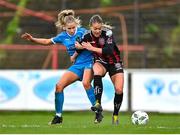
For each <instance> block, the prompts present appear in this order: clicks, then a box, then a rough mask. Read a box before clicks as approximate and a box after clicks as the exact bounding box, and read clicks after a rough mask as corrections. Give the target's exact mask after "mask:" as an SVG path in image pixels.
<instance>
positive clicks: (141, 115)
mask: <svg viewBox="0 0 180 135" xmlns="http://www.w3.org/2000/svg"><path fill="white" fill-rule="evenodd" d="M131 120H132V123H133V124H135V125H145V124H147V123H148V121H149V116H148V114H147V113H146V112H144V111H136V112H134V113H133V114H132V116H131Z"/></svg>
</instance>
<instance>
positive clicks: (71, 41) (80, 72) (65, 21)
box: [21, 10, 102, 124]
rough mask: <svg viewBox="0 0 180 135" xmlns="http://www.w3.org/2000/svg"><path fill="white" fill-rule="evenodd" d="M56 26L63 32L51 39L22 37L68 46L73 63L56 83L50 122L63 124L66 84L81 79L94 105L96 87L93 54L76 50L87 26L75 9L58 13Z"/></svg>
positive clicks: (48, 43)
mask: <svg viewBox="0 0 180 135" xmlns="http://www.w3.org/2000/svg"><path fill="white" fill-rule="evenodd" d="M56 26H57V27H59V28H60V29H61V30H62V32H61V33H60V34H58V35H57V36H56V37H53V38H50V39H44V38H34V37H33V36H32V35H30V34H28V33H25V34H23V35H22V36H21V37H22V38H24V39H26V40H29V41H32V42H35V43H39V44H42V45H51V44H52V43H53V44H56V43H60V44H63V45H64V46H65V47H66V48H67V52H68V54H69V55H70V59H71V61H72V62H73V65H72V66H70V67H69V68H68V70H67V71H66V72H65V73H64V75H63V76H62V77H61V78H60V80H59V81H58V83H57V84H56V91H55V109H56V115H55V117H54V118H53V120H52V121H51V123H50V124H61V123H62V121H63V119H62V108H63V102H64V94H63V90H64V88H65V87H66V86H68V85H70V84H72V83H73V82H75V81H77V80H81V81H82V83H83V86H84V88H85V90H86V93H87V96H88V98H89V100H90V102H91V104H92V105H95V95H94V89H93V87H92V86H91V81H92V78H93V73H92V65H93V56H92V53H91V52H90V51H88V50H83V51H81V52H80V53H79V54H78V53H77V52H76V48H75V42H76V40H77V39H78V40H79V39H81V38H82V37H83V35H84V34H85V32H86V29H85V28H82V27H80V20H79V19H77V18H75V17H74V11H73V10H63V11H61V12H60V13H59V14H58V21H57V22H56ZM101 118H102V114H97V119H98V120H97V121H101Z"/></svg>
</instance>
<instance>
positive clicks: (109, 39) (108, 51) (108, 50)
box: [102, 33, 116, 55]
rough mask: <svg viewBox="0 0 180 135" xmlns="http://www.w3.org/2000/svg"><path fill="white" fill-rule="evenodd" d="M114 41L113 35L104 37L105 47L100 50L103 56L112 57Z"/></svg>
mask: <svg viewBox="0 0 180 135" xmlns="http://www.w3.org/2000/svg"><path fill="white" fill-rule="evenodd" d="M115 45H116V44H115V41H114V38H113V35H112V33H111V35H106V36H105V46H104V47H103V48H102V54H103V55H113V49H114V46H115Z"/></svg>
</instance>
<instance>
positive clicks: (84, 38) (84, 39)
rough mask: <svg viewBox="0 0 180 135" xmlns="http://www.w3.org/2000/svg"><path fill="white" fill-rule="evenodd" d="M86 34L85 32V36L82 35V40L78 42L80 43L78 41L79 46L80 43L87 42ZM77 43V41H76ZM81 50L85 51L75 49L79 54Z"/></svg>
mask: <svg viewBox="0 0 180 135" xmlns="http://www.w3.org/2000/svg"><path fill="white" fill-rule="evenodd" d="M86 32H87V31H86ZM86 32H85V34H84V35H83V37H82V39H81V40H80V41H78V42H79V43H80V44H81V43H82V42H87V41H88V40H87V34H86ZM76 41H77V40H76ZM83 50H86V49H76V52H77V53H81V52H82V51H83Z"/></svg>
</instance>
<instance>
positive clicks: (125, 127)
mask: <svg viewBox="0 0 180 135" xmlns="http://www.w3.org/2000/svg"><path fill="white" fill-rule="evenodd" d="M53 114H54V112H13V111H12V112H10V111H0V134H10V133H15V134H21V133H23V134H26V133H29V134H43V133H45V134H142V133H143V134H149V133H150V134H152V133H153V134H180V114H161V113H148V114H149V118H150V120H149V123H148V124H147V125H144V126H138V125H133V124H132V123H131V113H124V112H120V124H119V125H118V126H115V125H112V124H111V115H112V113H111V112H104V119H103V122H102V123H100V124H94V123H93V120H94V113H93V112H90V111H79V112H64V113H63V119H64V121H63V124H61V125H48V122H49V121H51V119H52V118H53Z"/></svg>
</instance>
